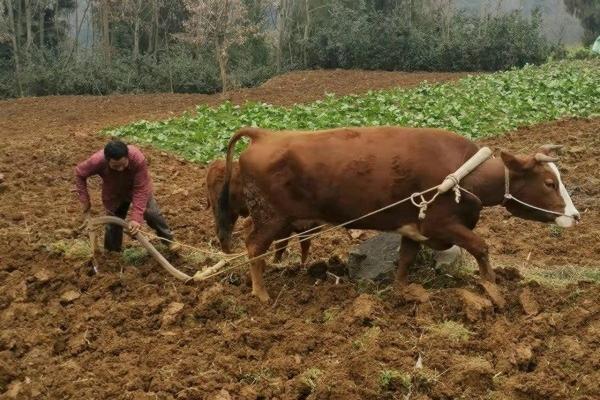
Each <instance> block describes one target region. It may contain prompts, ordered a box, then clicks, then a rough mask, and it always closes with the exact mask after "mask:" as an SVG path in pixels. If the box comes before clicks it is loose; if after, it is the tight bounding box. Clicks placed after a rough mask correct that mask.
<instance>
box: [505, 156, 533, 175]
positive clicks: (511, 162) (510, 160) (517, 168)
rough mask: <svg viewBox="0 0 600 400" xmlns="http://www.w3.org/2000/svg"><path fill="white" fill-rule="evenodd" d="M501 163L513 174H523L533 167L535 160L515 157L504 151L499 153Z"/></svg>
mask: <svg viewBox="0 0 600 400" xmlns="http://www.w3.org/2000/svg"><path fill="white" fill-rule="evenodd" d="M500 157H501V158H502V162H504V165H506V167H507V168H508V169H509V170H511V171H514V172H525V171H527V170H529V169H531V168H533V167H534V165H535V159H534V158H533V157H522V156H515V155H512V154H510V153H507V152H505V151H501V152H500Z"/></svg>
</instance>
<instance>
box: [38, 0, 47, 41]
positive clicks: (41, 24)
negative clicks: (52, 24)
mask: <svg viewBox="0 0 600 400" xmlns="http://www.w3.org/2000/svg"><path fill="white" fill-rule="evenodd" d="M45 23H46V9H45V8H43V7H41V8H40V15H39V30H40V48H44V33H45V30H46V29H45V26H44V25H45Z"/></svg>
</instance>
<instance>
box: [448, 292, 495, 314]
mask: <svg viewBox="0 0 600 400" xmlns="http://www.w3.org/2000/svg"><path fill="white" fill-rule="evenodd" d="M456 292H457V293H458V295H459V296H460V298H461V300H462V301H463V305H464V308H465V313H466V315H467V319H468V320H469V321H471V322H474V321H477V320H479V319H480V318H482V317H483V316H484V315H486V314H489V313H490V312H491V311H492V310H493V306H492V302H491V301H489V300H488V299H486V298H485V297H481V296H479V295H477V294H475V293H473V292H470V291H468V290H467V289H457V290H456Z"/></svg>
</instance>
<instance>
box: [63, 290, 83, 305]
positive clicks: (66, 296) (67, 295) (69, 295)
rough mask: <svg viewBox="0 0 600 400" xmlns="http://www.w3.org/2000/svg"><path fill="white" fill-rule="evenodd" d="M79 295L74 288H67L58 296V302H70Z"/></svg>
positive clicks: (64, 303)
mask: <svg viewBox="0 0 600 400" xmlns="http://www.w3.org/2000/svg"><path fill="white" fill-rule="evenodd" d="M80 297H81V293H79V292H78V291H76V290H69V291H66V292H64V293H63V294H62V295H61V296H60V303H61V304H63V305H66V304H70V303H72V302H74V301H75V300H77V299H78V298H80Z"/></svg>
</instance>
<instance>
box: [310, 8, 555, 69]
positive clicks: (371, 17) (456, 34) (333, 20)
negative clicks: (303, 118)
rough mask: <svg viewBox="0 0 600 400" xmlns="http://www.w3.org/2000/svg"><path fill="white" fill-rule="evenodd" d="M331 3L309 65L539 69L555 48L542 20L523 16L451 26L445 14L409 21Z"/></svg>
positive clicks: (463, 17) (454, 21) (457, 20)
mask: <svg viewBox="0 0 600 400" xmlns="http://www.w3.org/2000/svg"><path fill="white" fill-rule="evenodd" d="M345 4H346V3H344V2H340V1H338V2H335V3H333V5H332V7H331V10H330V17H329V21H328V23H323V24H319V25H318V26H315V32H314V33H313V35H312V38H311V40H310V43H309V45H308V46H309V53H310V55H309V66H311V67H320V68H365V69H384V70H406V71H410V70H435V71H440V70H443V71H480V70H486V71H496V70H504V69H508V68H511V67H522V66H523V65H525V64H527V63H530V64H539V63H542V62H544V61H545V60H546V59H547V58H548V56H549V55H550V54H551V51H552V48H551V46H550V45H549V44H548V42H547V40H546V39H544V37H543V36H542V32H541V27H540V22H541V16H540V15H539V14H537V13H534V14H533V16H532V17H531V18H527V17H524V16H523V15H522V14H521V13H518V12H515V13H511V14H503V15H497V16H485V17H475V16H470V15H467V14H464V13H457V14H455V15H453V16H451V17H450V20H449V21H448V23H447V27H446V28H443V27H441V26H440V24H439V22H438V21H439V20H440V18H441V15H437V14H436V13H434V14H432V15H429V16H421V18H420V19H419V20H418V21H409V20H408V19H407V16H406V14H405V13H401V12H392V13H389V12H388V13H384V12H383V11H379V10H374V9H372V8H370V7H369V6H368V5H367V4H366V3H365V2H361V3H359V5H358V6H357V7H349V6H347V5H345Z"/></svg>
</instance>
